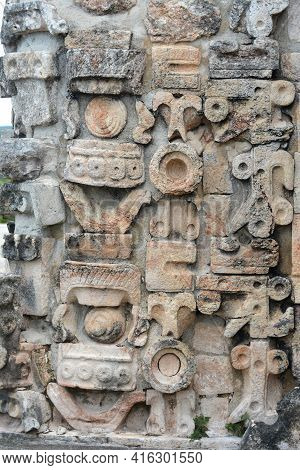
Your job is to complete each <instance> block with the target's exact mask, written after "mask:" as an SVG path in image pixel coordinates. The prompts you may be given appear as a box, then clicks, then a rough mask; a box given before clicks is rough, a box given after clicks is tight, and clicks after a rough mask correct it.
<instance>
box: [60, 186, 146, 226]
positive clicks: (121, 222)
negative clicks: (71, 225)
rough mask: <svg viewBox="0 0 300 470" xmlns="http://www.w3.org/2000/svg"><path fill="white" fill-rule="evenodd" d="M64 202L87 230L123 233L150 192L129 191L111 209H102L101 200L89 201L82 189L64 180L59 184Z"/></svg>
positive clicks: (141, 190) (140, 190)
mask: <svg viewBox="0 0 300 470" xmlns="http://www.w3.org/2000/svg"><path fill="white" fill-rule="evenodd" d="M60 189H61V191H62V193H63V196H64V198H65V200H66V203H67V204H68V206H69V207H70V209H71V210H72V212H73V213H74V215H75V217H76V219H77V220H78V222H79V223H80V225H81V226H82V227H83V229H84V230H86V231H87V232H99V233H103V232H104V233H125V232H127V230H128V229H129V227H130V226H131V224H132V223H133V221H134V219H135V217H136V216H137V214H138V213H139V210H140V209H141V207H142V206H143V205H144V204H149V203H150V201H151V194H150V192H149V191H146V190H143V189H136V190H134V191H131V192H130V193H129V194H128V196H125V197H124V199H122V200H121V201H120V202H119V204H118V205H117V206H116V207H115V208H113V209H110V210H109V209H107V210H105V209H103V207H102V205H101V202H97V201H91V200H90V199H89V198H88V196H87V195H86V193H85V191H84V189H83V188H82V187H81V186H79V185H76V184H73V183H68V182H66V181H64V182H62V183H61V184H60Z"/></svg>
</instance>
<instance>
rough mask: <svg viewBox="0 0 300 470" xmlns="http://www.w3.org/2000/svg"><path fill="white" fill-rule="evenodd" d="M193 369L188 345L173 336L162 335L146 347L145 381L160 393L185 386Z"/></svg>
mask: <svg viewBox="0 0 300 470" xmlns="http://www.w3.org/2000/svg"><path fill="white" fill-rule="evenodd" d="M195 370H196V366H195V360H194V357H193V355H192V353H191V351H190V350H189V348H188V346H187V345H186V344H184V343H181V342H180V341H177V340H176V339H174V338H168V337H162V338H161V339H159V340H158V341H157V342H156V343H154V344H152V345H151V346H150V348H149V349H147V351H146V353H145V355H144V358H143V373H144V376H145V378H146V380H147V382H149V383H150V385H151V386H152V387H153V388H154V390H158V391H159V392H162V393H175V392H178V391H180V390H183V389H185V388H187V387H188V386H189V385H190V383H191V381H192V379H193V376H194V374H195Z"/></svg>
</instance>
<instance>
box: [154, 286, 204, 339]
mask: <svg viewBox="0 0 300 470" xmlns="http://www.w3.org/2000/svg"><path fill="white" fill-rule="evenodd" d="M195 312H196V302H195V298H194V296H193V294H187V293H184V294H177V295H175V297H171V296H170V295H167V294H165V293H164V292H160V293H158V294H151V295H149V297H148V315H149V318H153V319H154V320H156V321H157V322H158V323H159V324H160V325H161V327H162V336H169V335H172V336H174V338H176V339H179V338H180V337H181V336H182V334H183V333H184V332H185V330H187V329H188V328H189V327H190V326H192V325H193V324H194V322H195V318H196V315H195Z"/></svg>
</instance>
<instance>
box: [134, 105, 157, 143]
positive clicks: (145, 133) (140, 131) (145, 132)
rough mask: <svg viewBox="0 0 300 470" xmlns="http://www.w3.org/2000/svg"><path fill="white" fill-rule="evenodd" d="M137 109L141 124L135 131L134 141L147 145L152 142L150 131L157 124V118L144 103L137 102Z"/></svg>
mask: <svg viewBox="0 0 300 470" xmlns="http://www.w3.org/2000/svg"><path fill="white" fill-rule="evenodd" d="M135 107H136V113H137V115H138V120H139V122H138V125H137V126H136V128H135V129H134V130H133V133H132V136H133V140H134V141H135V142H136V143H138V144H144V145H146V144H149V142H151V140H152V136H151V133H150V132H149V131H150V130H151V129H152V127H153V126H154V124H155V118H154V116H153V114H152V113H151V112H150V111H149V110H148V108H147V106H145V104H144V103H143V102H142V101H137V102H136V105H135Z"/></svg>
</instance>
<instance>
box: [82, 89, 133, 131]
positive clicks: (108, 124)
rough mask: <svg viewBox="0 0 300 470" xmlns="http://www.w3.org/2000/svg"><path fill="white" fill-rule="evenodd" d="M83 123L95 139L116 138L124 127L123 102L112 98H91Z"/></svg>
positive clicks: (125, 111) (125, 112)
mask: <svg viewBox="0 0 300 470" xmlns="http://www.w3.org/2000/svg"><path fill="white" fill-rule="evenodd" d="M85 122H86V125H87V127H88V130H89V131H90V132H91V134H93V135H95V136H96V137H102V138H105V139H110V138H112V137H116V136H117V135H119V134H120V133H121V132H122V130H123V129H124V127H125V126H126V122H127V109H126V106H125V104H124V103H123V101H121V100H116V99H113V98H102V97H98V98H93V99H92V101H90V102H89V104H88V106H87V108H86V111H85Z"/></svg>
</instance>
